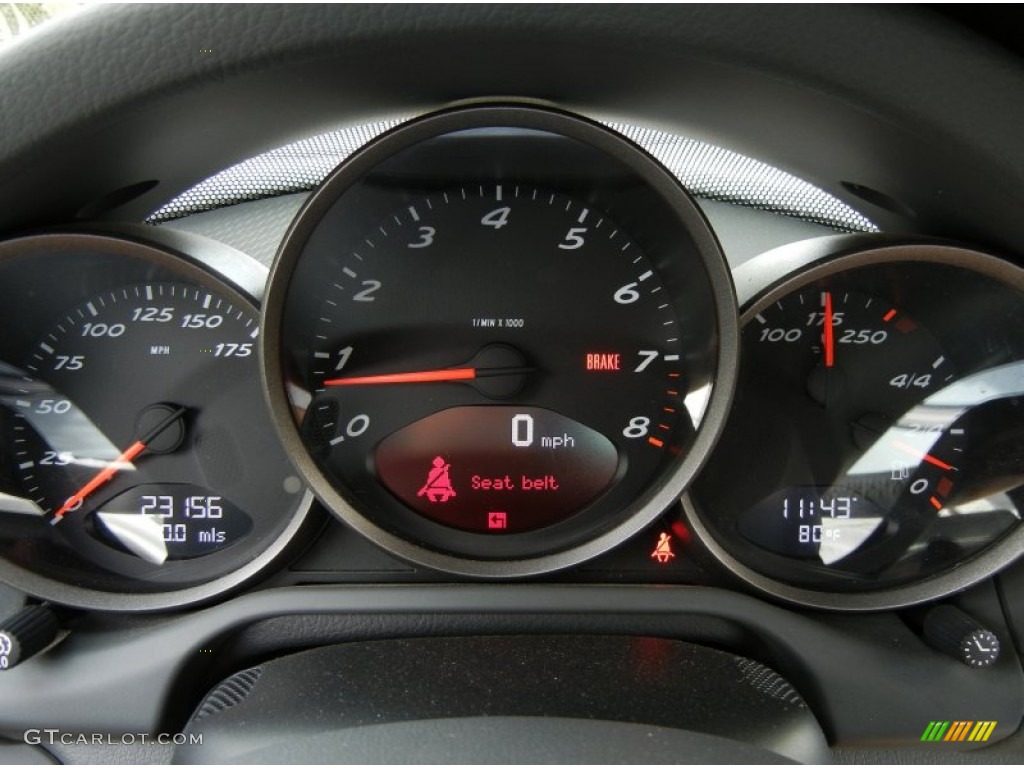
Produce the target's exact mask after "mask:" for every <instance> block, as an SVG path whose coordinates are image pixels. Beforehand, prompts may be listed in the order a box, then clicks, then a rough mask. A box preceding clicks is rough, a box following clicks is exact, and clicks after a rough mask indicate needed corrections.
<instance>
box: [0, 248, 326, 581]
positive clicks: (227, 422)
mask: <svg viewBox="0 0 1024 768" xmlns="http://www.w3.org/2000/svg"><path fill="white" fill-rule="evenodd" d="M98 247H102V245H100V246H98ZM140 250H144V249H141V248H140ZM39 258H40V259H46V258H49V259H54V260H56V259H58V258H61V257H58V256H54V255H52V254H45V255H44V256H41V257H39ZM127 267H128V268H127V269H126V272H129V273H130V272H131V267H132V264H131V263H130V262H129V263H128V264H127ZM180 269H181V270H188V269H189V268H188V267H187V266H186V265H182V266H181V268H180ZM229 290H230V289H228V288H226V287H225V288H222V289H218V288H217V287H213V286H210V285H203V284H202V283H200V282H195V281H188V282H185V281H182V280H180V279H179V280H177V281H167V280H155V279H144V280H141V281H138V282H126V283H120V284H119V285H118V286H117V287H116V288H110V289H106V290H102V291H100V292H97V293H94V294H92V295H90V296H89V297H88V298H87V299H86V300H85V301H78V302H76V303H75V304H73V305H71V306H66V307H65V308H64V311H63V312H61V313H59V314H55V316H51V318H50V319H49V322H48V324H47V325H48V327H46V326H44V327H43V328H42V329H40V330H39V331H38V333H39V335H38V336H37V337H36V339H35V341H34V342H32V343H31V344H30V345H29V347H28V350H27V354H25V356H24V357H23V358H22V359H20V360H19V361H18V362H17V363H16V364H6V365H5V366H4V368H3V370H2V372H0V406H2V410H3V417H2V419H0V421H2V424H0V426H2V428H3V440H4V441H5V443H6V444H7V445H9V446H10V452H9V455H8V456H7V457H6V461H5V467H4V475H6V476H7V478H8V479H7V480H6V481H5V485H6V486H7V487H5V489H4V493H3V496H2V497H0V514H3V515H4V517H5V528H4V530H5V537H4V538H5V541H4V542H3V546H4V550H5V552H6V554H7V556H8V558H9V559H11V560H12V561H13V562H15V563H16V564H19V565H20V566H22V567H25V568H28V569H30V570H32V571H36V572H41V573H42V575H43V576H45V577H48V578H53V579H56V580H58V581H70V582H72V583H74V584H76V585H78V586H85V587H89V588H94V589H97V590H110V591H116V590H123V591H125V592H173V591H174V590H181V589H185V588H188V587H195V586H197V585H204V584H206V583H207V582H210V581H211V580H213V579H216V578H218V577H222V576H225V575H228V574H231V573H232V572H233V571H235V570H237V569H238V568H240V567H242V566H246V565H248V563H249V562H250V561H251V560H252V558H253V557H254V556H256V555H260V554H262V552H263V551H264V550H265V549H266V548H267V547H268V545H269V543H270V542H273V541H274V539H275V538H277V537H278V536H279V535H280V533H281V532H282V531H283V530H284V529H286V528H288V527H289V526H290V524H291V523H292V521H293V520H294V519H295V516H296V514H297V513H298V512H299V510H300V509H304V507H305V505H306V503H307V502H305V501H303V495H304V494H303V490H304V489H303V485H302V483H301V482H300V480H299V479H298V477H297V476H296V475H295V474H294V471H293V470H292V469H291V468H290V466H289V464H288V462H287V460H286V459H285V457H284V454H283V452H282V451H281V449H280V448H279V447H278V446H277V444H276V442H275V439H274V436H273V432H272V431H271V429H270V425H269V422H268V419H267V417H266V415H265V413H264V411H262V410H261V409H262V408H263V407H264V406H263V403H262V399H261V393H260V389H259V386H258V379H257V378H256V376H255V374H256V353H255V352H256V344H257V341H258V337H259V332H260V331H259V318H258V315H257V313H256V311H255V309H254V308H253V307H252V306H251V305H249V304H248V303H247V302H246V301H245V300H244V299H242V298H241V297H240V296H237V295H234V296H232V295H230V293H229ZM72 601H73V598H72Z"/></svg>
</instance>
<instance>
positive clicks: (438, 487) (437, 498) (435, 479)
mask: <svg viewBox="0 0 1024 768" xmlns="http://www.w3.org/2000/svg"><path fill="white" fill-rule="evenodd" d="M451 468H452V465H451V464H449V463H447V462H446V461H445V460H444V458H443V457H441V456H437V457H436V458H435V459H434V462H433V466H432V467H431V468H430V471H429V472H428V473H427V481H426V482H425V483H424V484H423V487H422V488H420V489H419V491H417V492H416V495H417V496H426V497H427V501H429V502H430V503H431V504H444V503H445V502H446V501H449V500H450V499H452V498H454V497H455V496H458V494H457V493H455V489H454V488H452V479H451V477H449V475H448V471H449V470H450V469H451Z"/></svg>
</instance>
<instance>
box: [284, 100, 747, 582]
mask: <svg viewBox="0 0 1024 768" xmlns="http://www.w3.org/2000/svg"><path fill="white" fill-rule="evenodd" d="M505 121H507V122H505ZM467 125H469V126H475V127H472V128H471V127H467ZM541 126H548V128H551V127H552V126H553V127H555V128H557V130H541V129H540V127H541ZM576 134H581V135H583V136H585V137H587V138H591V137H593V136H597V137H599V140H600V141H601V142H603V143H607V144H608V145H609V146H610V147H611V148H613V150H614V152H618V153H619V156H616V155H615V154H614V153H611V154H606V152H605V151H603V150H601V151H599V150H598V149H596V148H595V147H594V146H592V145H590V144H588V143H587V142H586V141H583V140H580V139H578V138H574V137H575V136H576ZM623 146H625V149H623ZM548 153H552V154H550V155H549V154H548ZM470 157H476V158H478V162H477V163H476V164H475V165H474V166H473V167H469V168H467V167H466V165H465V163H466V159H467V158H470ZM548 157H560V158H561V159H560V160H557V161H552V162H548V160H547V159H548ZM540 158H543V162H541V161H540ZM623 158H625V159H623ZM588 161H592V164H589V165H588ZM545 164H546V165H548V166H549V167H547V168H545V169H544V170H539V169H540V168H541V167H542V166H543V165H545ZM560 164H561V165H563V167H562V168H561V169H559V167H558V166H559V165H560ZM488 168H493V169H494V170H493V171H492V172H489V173H488V172H487V169H488ZM501 168H515V169H516V171H515V172H514V173H513V172H509V171H505V172H499V169H501ZM585 169H586V170H585ZM569 170H573V171H575V173H576V175H577V178H576V179H575V181H574V183H573V184H572V185H571V188H569V189H567V188H565V186H561V185H559V183H561V184H562V185H564V181H563V177H564V176H565V175H566V174H567V173H568V171H569ZM584 170H585V172H584ZM428 171H431V173H430V174H428V173H427V172H428ZM434 172H436V174H437V176H436V178H435V177H434V175H433V173H434ZM467 173H469V174H472V176H474V177H475V178H474V179H473V181H471V182H470V181H461V182H458V183H453V182H451V181H450V179H451V178H452V177H453V176H454V177H460V176H461V177H464V176H465V175H466V174H467ZM581 173H582V174H583V175H584V176H585V175H586V174H587V173H594V174H596V175H597V177H598V179H601V178H602V177H603V176H604V175H605V174H608V175H610V176H611V177H613V178H617V182H616V184H617V186H616V187H615V188H613V189H611V190H610V189H608V188H607V186H606V185H608V181H607V179H604V180H603V181H596V180H595V181H594V182H587V183H581V181H580V179H579V178H578V176H579V175H580V174H581ZM644 174H650V176H651V178H648V177H646V176H645V175H644ZM405 177H411V178H412V179H415V181H408V182H406V183H403V182H402V181H401V179H403V178H405ZM424 178H427V179H429V181H424V180H423V179H424ZM652 178H653V179H655V180H656V181H657V183H655V182H653V181H652V180H651V179H652ZM545 182H546V183H545ZM665 182H668V177H667V175H666V174H664V173H663V172H662V171H661V170H660V169H659V168H657V167H656V166H654V165H653V164H651V163H650V161H648V160H647V159H646V158H645V157H643V156H642V155H639V153H636V152H635V150H632V148H630V147H628V146H626V145H620V143H619V142H618V140H615V139H614V138H612V137H610V136H608V134H606V133H605V132H604V131H603V130H601V129H597V128H594V127H592V126H590V125H589V124H585V123H581V122H578V121H576V120H573V119H571V118H568V117H565V116H562V115H556V114H554V113H548V112H540V111H534V110H521V109H505V110H502V109H490V110H488V109H475V110H467V111H463V112H459V113H447V114H445V115H443V116H440V117H437V118H434V119H433V120H427V121H423V122H421V123H418V124H414V125H413V126H410V128H409V129H407V130H405V131H399V132H397V133H396V134H393V135H392V136H390V137H387V138H385V139H384V140H383V141H382V142H379V143H378V144H376V145H374V146H373V148H371V150H369V151H368V152H367V153H364V154H363V155H362V156H360V157H359V158H357V162H355V164H354V165H349V166H346V167H343V168H342V169H341V170H340V171H339V172H338V173H336V175H335V176H334V177H332V178H331V179H329V180H328V182H326V184H325V186H324V187H323V188H322V189H321V190H320V191H319V192H318V193H317V194H316V195H315V196H314V198H313V200H312V201H311V203H310V205H309V206H308V207H307V209H306V210H305V211H304V212H303V213H302V214H300V219H299V223H298V224H297V225H296V227H295V228H294V229H293V232H292V233H291V236H290V238H289V240H288V241H287V243H286V244H285V246H284V247H283V250H282V254H281V255H280V256H279V260H278V263H277V264H276V266H275V271H274V274H273V277H272V282H271V287H270V289H269V293H268V303H267V327H268V328H273V329H274V330H273V331H271V333H272V336H270V337H268V343H267V353H268V354H267V358H266V360H265V365H266V371H267V377H268V382H269V385H270V388H271V400H272V403H273V402H274V400H275V398H277V402H278V415H279V426H281V422H282V421H284V424H283V426H284V432H285V436H286V439H293V440H294V439H297V442H298V443H299V444H300V446H301V450H302V452H303V453H304V454H305V455H306V456H308V458H309V462H308V463H307V465H306V471H307V477H309V479H310V481H311V482H312V483H313V484H314V486H315V487H316V488H317V490H318V491H319V492H320V493H321V495H322V496H323V497H324V498H325V501H327V503H328V505H329V506H330V507H331V508H332V509H334V510H335V511H336V512H338V513H339V514H341V515H342V517H343V518H345V519H346V520H348V521H349V522H351V523H352V524H353V525H355V526H356V527H358V528H360V529H361V530H362V531H363V532H364V533H367V534H368V535H370V536H371V538H374V539H375V540H376V541H378V542H379V543H382V544H384V545H385V546H388V547H389V548H391V549H392V550H394V551H396V552H398V553H399V554H402V555H404V556H406V557H410V558H411V559H414V560H417V561H419V562H423V563H425V564H428V565H434V566H436V567H442V568H447V569H449V570H455V571H459V572H464V573H473V574H478V575H511V574H515V573H518V572H522V573H527V572H536V571H542V570H549V569H551V568H553V567H559V566H560V565H569V564H571V563H572V562H574V561H575V560H578V559H579V558H580V557H582V556H585V555H584V554H583V553H582V552H577V553H576V554H574V555H570V556H568V557H561V558H559V557H552V553H561V554H564V553H565V552H567V551H569V550H572V549H573V548H576V549H579V548H580V547H581V546H583V547H586V546H587V545H589V546H591V547H593V550H594V553H595V554H596V552H597V551H600V549H603V548H607V547H608V546H610V545H611V544H614V543H616V542H617V541H618V540H621V536H622V535H623V531H628V530H630V529H633V528H636V527H638V526H639V525H642V524H643V523H644V522H648V521H649V520H650V519H651V517H653V516H654V515H656V514H657V513H658V512H660V511H662V510H663V509H664V507H665V506H666V505H667V504H668V503H670V502H671V500H672V499H673V498H674V496H675V494H677V493H678V491H679V490H680V489H681V484H682V483H683V482H685V479H686V477H687V475H688V474H689V472H690V471H692V468H693V467H694V466H695V465H696V464H697V463H698V461H699V456H695V455H694V454H693V451H694V449H695V447H697V448H699V447H700V442H698V439H699V437H700V435H701V433H702V432H703V433H708V432H709V430H708V429H706V428H705V427H706V424H707V421H708V414H709V411H710V410H711V409H712V406H713V405H714V406H716V407H718V404H719V403H720V401H722V397H723V396H724V395H725V394H726V393H727V388H728V381H729V372H728V371H727V370H726V371H724V372H723V371H722V370H721V365H720V361H719V359H718V358H719V353H720V348H719V343H720V341H721V339H722V335H723V333H724V334H725V336H726V338H728V335H729V333H730V329H729V321H728V319H727V318H728V314H727V313H728V311H729V302H730V300H731V299H730V293H729V290H728V282H727V276H726V274H725V271H724V267H723V265H722V262H721V260H720V257H719V256H718V255H717V253H716V252H715V251H714V250H713V248H714V244H713V242H712V241H710V240H708V239H707V238H706V235H707V232H706V229H705V228H704V224H703V221H702V220H701V219H700V218H699V216H695V214H696V212H695V210H694V209H693V208H692V205H691V204H690V203H689V201H688V200H687V199H686V198H685V195H684V194H683V193H682V192H681V191H680V190H679V189H678V188H677V187H675V186H674V184H673V185H671V186H669V185H668V184H667V183H666V184H665V191H662V190H660V189H658V185H659V184H662V183H665ZM618 186H621V187H624V188H625V190H627V191H626V192H625V193H623V194H617V191H618V189H617V187H618ZM665 194H668V195H669V199H668V200H666V199H665V198H664V197H663V196H662V195H665ZM690 227H693V228H695V229H696V232H694V231H692V230H691V229H690ZM652 228H653V230H654V231H652ZM704 248H707V249H709V251H710V252H705V251H704V250H703V249H704ZM716 291H717V293H716ZM716 300H721V301H722V304H724V306H722V305H721V304H716ZM723 316H724V317H725V318H726V319H725V320H723ZM723 326H724V328H723ZM277 334H279V335H277ZM723 378H724V381H723ZM723 388H724V389H723ZM284 396H286V397H287V406H286V407H282V406H284V405H285V403H284V402H283V399H284ZM281 417H283V418H281ZM709 439H710V435H709V436H706V437H705V438H704V440H705V441H706V440H709ZM701 442H703V441H701ZM300 466H301V464H300ZM681 470H682V471H681ZM638 510H642V511H643V514H642V515H641V516H640V517H639V518H638V517H637V514H638ZM613 530H617V531H618V532H617V533H616V534H614V535H611V534H610V532H611V531H613ZM602 535H604V536H605V537H606V538H605V539H604V541H603V542H602V543H600V544H598V545H595V544H594V541H595V540H596V539H599V538H601V537H602ZM584 551H585V550H584ZM545 558H546V559H545Z"/></svg>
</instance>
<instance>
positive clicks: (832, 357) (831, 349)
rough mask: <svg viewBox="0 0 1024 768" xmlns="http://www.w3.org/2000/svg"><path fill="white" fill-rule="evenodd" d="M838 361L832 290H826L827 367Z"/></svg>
mask: <svg viewBox="0 0 1024 768" xmlns="http://www.w3.org/2000/svg"><path fill="white" fill-rule="evenodd" d="M835 363H836V353H835V337H834V334H833V331H832V291H825V367H826V368H831V367H832V366H834V365H835Z"/></svg>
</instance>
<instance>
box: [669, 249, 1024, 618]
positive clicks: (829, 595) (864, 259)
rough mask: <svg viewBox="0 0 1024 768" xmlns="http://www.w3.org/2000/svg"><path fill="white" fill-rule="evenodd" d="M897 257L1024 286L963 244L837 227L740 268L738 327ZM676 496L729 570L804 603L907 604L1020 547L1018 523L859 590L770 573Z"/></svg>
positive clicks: (989, 569)
mask: <svg viewBox="0 0 1024 768" xmlns="http://www.w3.org/2000/svg"><path fill="white" fill-rule="evenodd" d="M900 262H917V263H921V262H924V263H934V264H943V265H949V266H955V267H961V268H963V269H966V270H970V271H973V272H976V273H978V274H981V275H984V276H986V277H990V278H992V279H994V280H996V281H999V282H1001V283H1003V284H1005V285H1007V286H1010V287H1012V288H1015V289H1016V290H1018V291H1020V292H1022V293H1024V269H1021V268H1020V267H1018V266H1016V265H1015V264H1013V263H1011V262H1009V261H1006V260H1004V259H1000V258H998V257H996V256H992V255H989V254H986V253H982V252H980V251H976V250H972V249H970V248H968V247H966V246H963V245H959V244H956V243H952V242H949V241H944V240H938V239H936V240H929V239H922V238H914V239H910V238H907V237H899V236H894V235H837V236H830V237H823V238H817V239H814V240H808V241H803V242H799V243H794V244H791V245H785V246H781V247H779V248H776V249H773V250H771V251H768V252H766V253H764V254H761V255H760V256H758V257H756V258H755V259H753V260H752V261H750V262H747V263H745V264H743V265H742V266H741V267H739V269H737V271H736V273H735V278H736V287H737V292H738V294H739V295H740V300H741V312H740V333H741V334H742V332H743V329H744V328H746V327H747V325H749V324H750V323H752V322H754V319H755V317H756V315H757V314H758V313H759V312H761V311H762V310H764V309H765V308H766V307H768V306H769V305H771V304H773V303H774V302H776V301H778V300H780V299H782V298H784V297H785V296H788V295H790V294H792V293H793V292H795V291H798V290H800V289H802V288H804V287H806V286H807V285H810V284H811V283H814V282H815V281H817V280H820V279H822V278H825V277H828V276H830V275H835V274H838V273H841V272H846V271H848V270H852V269H857V268H860V267H869V266H875V265H880V264H895V263H900ZM681 504H682V508H683V513H684V517H685V520H686V523H687V525H688V526H689V527H690V528H691V530H692V531H693V533H694V534H695V535H696V537H697V538H698V540H699V541H700V543H701V544H702V545H703V546H704V547H705V548H706V549H707V550H708V551H709V552H710V553H711V554H712V555H713V556H714V557H715V558H716V559H717V560H718V562H719V563H721V564H722V565H723V566H724V567H725V568H726V569H727V570H728V571H729V572H730V573H732V574H733V575H734V576H736V577H738V578H739V579H741V580H742V581H744V582H745V583H747V584H748V585H750V586H752V587H754V588H755V589H756V590H758V591H760V592H762V593H764V594H767V595H770V596H772V597H775V598H779V599H781V600H784V601H786V602H789V603H794V604H796V605H799V606H802V607H805V608H817V609H823V610H834V611H858V612H864V611H881V610H891V609H896V608H905V607H907V606H912V605H917V604H919V603H924V602H928V601H931V600H937V599H939V598H941V597H945V596H947V595H950V594H953V593H955V592H960V591H962V590H964V589H967V588H968V587H970V586H972V585H974V584H977V583H978V582H979V581H981V580H983V579H985V578H988V577H989V576H991V575H993V574H994V573H995V572H997V571H999V570H1000V569H1002V568H1004V567H1006V566H1007V565H1009V564H1010V563H1012V562H1013V561H1015V560H1017V559H1018V558H1020V557H1021V555H1022V554H1024V525H1019V526H1018V527H1017V529H1016V530H1014V531H1011V532H1010V533H1008V534H1006V535H1005V536H1004V537H1003V538H1001V539H999V540H997V541H995V542H994V543H992V544H991V545H990V546H988V547H987V548H985V549H984V550H982V551H981V552H980V553H978V554H976V555H974V556H972V557H969V558H968V559H967V560H964V561H963V562H961V563H958V564H956V565H955V566H953V567H951V568H950V569H948V570H946V571H943V572H940V573H938V574H935V575H933V576H929V577H925V578H924V579H921V580H918V581H914V582H912V583H910V584H906V585H903V586H899V587H886V588H882V589H877V590H866V591H863V592H835V591H827V590H814V589H808V588H805V587H796V586H793V585H790V584H787V583H785V582H782V581H779V580H777V579H773V578H771V577H769V576H765V575H764V574H762V573H760V572H759V571H756V570H754V569H753V568H751V567H750V566H748V565H745V564H744V563H743V562H741V561H740V560H739V559H738V558H736V557H735V556H733V555H732V554H731V553H730V552H728V551H727V550H726V549H725V547H723V546H722V545H721V544H720V543H719V541H718V539H717V538H716V535H715V534H713V533H712V532H711V530H710V528H709V527H708V526H707V525H706V524H705V523H704V518H706V517H707V516H708V515H710V514H713V511H710V510H700V509H698V507H697V504H696V503H695V501H694V499H693V495H692V493H691V492H689V491H688V492H686V493H685V494H683V496H682V499H681Z"/></svg>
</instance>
